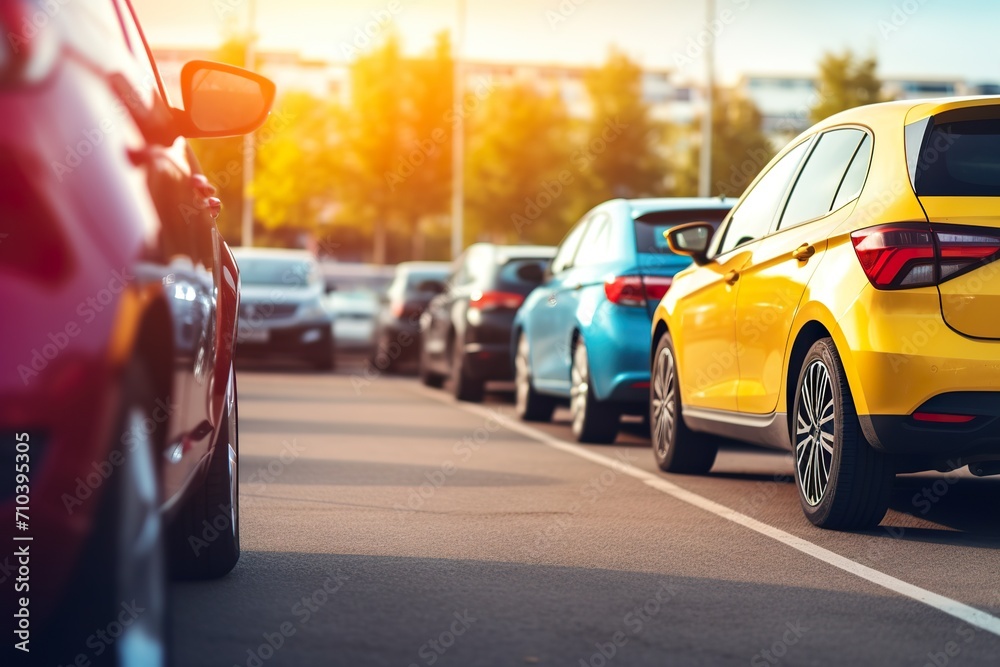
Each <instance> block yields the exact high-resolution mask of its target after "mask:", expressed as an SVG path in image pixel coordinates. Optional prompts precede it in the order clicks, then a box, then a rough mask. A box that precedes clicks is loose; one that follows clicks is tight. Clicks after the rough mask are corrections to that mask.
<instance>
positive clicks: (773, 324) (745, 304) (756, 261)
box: [736, 128, 872, 414]
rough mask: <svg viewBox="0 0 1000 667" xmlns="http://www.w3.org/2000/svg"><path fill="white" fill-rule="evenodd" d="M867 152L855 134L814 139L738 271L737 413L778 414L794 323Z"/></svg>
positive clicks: (866, 140) (860, 179)
mask: <svg viewBox="0 0 1000 667" xmlns="http://www.w3.org/2000/svg"><path fill="white" fill-rule="evenodd" d="M871 147H872V140H871V137H870V136H869V135H868V134H867V133H866V132H865V131H864V130H862V129H860V128H840V129H834V130H830V131H827V132H824V133H823V134H821V135H820V136H819V137H817V138H816V140H815V141H814V142H813V144H812V147H811V149H810V152H809V156H808V158H806V160H805V162H804V164H803V166H802V168H801V169H800V170H799V172H798V174H797V176H796V177H795V181H794V185H793V186H792V188H791V190H790V192H789V194H788V196H787V198H786V199H785V201H784V202H783V205H782V206H781V214H780V215H779V216H778V220H777V222H776V223H775V225H776V230H775V231H774V233H772V234H771V235H769V236H768V237H767V238H766V239H765V240H764V241H763V242H762V243H761V244H760V245H759V246H758V247H757V248H756V249H755V251H754V253H753V255H752V256H751V258H750V261H749V263H748V264H747V266H745V267H744V268H743V271H742V275H741V277H740V288H739V295H738V297H737V300H736V321H737V346H738V348H739V350H740V385H739V392H738V394H739V400H738V406H737V407H738V410H739V411H740V412H746V413H752V414H770V413H772V412H774V411H775V410H776V409H778V395H779V393H780V391H781V388H782V386H783V384H784V377H783V373H782V371H783V367H784V360H785V358H786V356H787V351H788V345H789V344H790V343H789V337H790V334H791V327H792V321H793V319H794V317H795V313H796V311H797V310H798V305H799V302H800V301H801V300H802V295H803V294H804V292H805V291H806V286H807V284H808V283H809V279H810V278H811V277H812V275H813V273H814V272H815V271H816V267H817V266H818V265H819V262H820V261H821V260H822V257H823V253H824V251H825V250H826V239H827V238H828V237H829V235H830V233H831V232H832V231H833V230H834V229H835V228H836V227H838V226H839V225H840V224H841V223H842V222H844V220H845V219H846V218H847V217H848V216H849V215H850V213H851V211H852V210H853V206H851V204H852V203H853V202H855V201H856V200H857V197H858V195H859V194H860V193H861V188H862V186H863V185H864V179H865V176H866V175H867V173H868V165H869V163H870V160H871Z"/></svg>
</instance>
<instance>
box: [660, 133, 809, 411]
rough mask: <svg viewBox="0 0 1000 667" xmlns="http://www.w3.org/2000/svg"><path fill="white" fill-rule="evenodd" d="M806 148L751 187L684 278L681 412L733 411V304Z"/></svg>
mask: <svg viewBox="0 0 1000 667" xmlns="http://www.w3.org/2000/svg"><path fill="white" fill-rule="evenodd" d="M806 149H807V143H803V144H800V145H799V146H796V147H795V148H793V149H792V150H791V151H789V152H788V153H786V154H785V155H784V156H783V157H782V158H781V159H780V160H778V161H777V162H776V163H774V164H773V165H772V166H771V168H770V169H768V171H767V172H766V173H764V174H763V175H761V176H760V177H759V178H758V180H757V181H756V182H755V183H754V184H753V185H752V186H751V188H750V190H748V191H747V193H746V194H745V195H744V197H743V199H742V200H741V201H740V202H739V203H738V204H737V205H736V207H735V208H734V209H733V211H732V213H730V214H729V216H728V218H727V219H726V221H725V222H724V223H723V226H722V228H721V229H720V231H719V233H718V234H716V238H715V239H714V240H713V243H712V249H711V256H712V257H713V259H712V260H710V261H709V262H708V264H706V265H705V266H703V267H701V268H699V269H698V270H696V271H693V272H691V273H690V274H688V275H687V276H686V277H685V278H684V280H685V283H686V285H685V294H686V296H685V297H684V298H683V300H682V301H679V302H678V303H677V305H676V312H677V317H678V318H679V322H680V326H679V327H675V329H674V331H673V334H674V345H675V346H676V348H677V353H678V367H679V376H680V378H681V380H682V386H681V391H682V398H683V401H684V405H685V408H687V407H694V408H707V409H713V410H726V411H730V412H735V411H736V410H737V406H738V402H737V391H738V389H739V380H740V368H739V365H740V356H741V354H742V350H741V349H740V347H739V345H738V343H737V337H736V303H737V295H738V293H739V291H740V289H741V288H742V272H743V270H744V268H745V267H746V266H747V265H748V264H749V263H750V261H751V257H752V256H753V254H754V252H755V251H756V250H757V249H758V248H759V246H760V244H761V242H762V239H763V238H764V237H765V236H766V235H767V233H768V231H769V230H770V228H771V224H772V221H773V220H774V216H775V212H776V211H777V208H778V204H779V203H780V202H781V201H782V200H783V198H784V195H785V192H786V191H787V188H788V183H789V182H790V181H791V179H792V176H793V175H794V174H795V172H796V170H797V169H798V166H799V163H800V162H801V160H802V157H803V155H804V154H805V152H806Z"/></svg>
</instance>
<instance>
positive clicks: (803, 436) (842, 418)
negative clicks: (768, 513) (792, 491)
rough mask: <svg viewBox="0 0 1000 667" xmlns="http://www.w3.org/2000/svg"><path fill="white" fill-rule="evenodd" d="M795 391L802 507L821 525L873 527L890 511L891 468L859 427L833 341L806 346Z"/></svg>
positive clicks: (795, 434) (797, 483)
mask: <svg viewBox="0 0 1000 667" xmlns="http://www.w3.org/2000/svg"><path fill="white" fill-rule="evenodd" d="M794 389H795V406H794V408H793V413H792V424H793V428H792V443H793V447H794V449H793V451H794V455H795V486H796V488H797V489H798V491H799V500H800V501H801V504H802V511H803V512H804V513H805V515H806V517H807V518H808V519H809V520H810V521H811V522H812V523H813V524H815V525H817V526H819V527H820V528H829V529H834V530H856V529H864V528H872V527H874V526H877V525H878V524H879V522H880V521H881V520H882V517H884V516H885V513H886V511H887V510H888V509H889V499H890V493H891V491H892V481H893V471H892V467H891V465H890V461H889V460H888V458H887V457H886V456H885V455H884V454H883V453H881V452H879V451H877V450H875V449H874V448H873V447H872V446H871V445H870V444H869V443H868V441H867V439H865V436H864V434H863V433H862V431H861V425H860V423H859V422H858V414H857V411H856V410H855V407H854V398H853V397H852V396H851V388H850V387H849V386H848V384H847V377H846V375H845V373H844V366H843V364H842V363H841V361H840V355H839V354H838V353H837V348H836V346H835V345H834V342H833V339H831V338H823V339H821V340H819V341H817V342H816V343H814V344H813V346H812V347H811V348H809V352H808V353H807V354H806V358H805V360H804V361H803V362H802V370H801V371H800V372H799V377H798V380H797V381H796V384H795V388H794ZM828 396H829V398H827V397H828Z"/></svg>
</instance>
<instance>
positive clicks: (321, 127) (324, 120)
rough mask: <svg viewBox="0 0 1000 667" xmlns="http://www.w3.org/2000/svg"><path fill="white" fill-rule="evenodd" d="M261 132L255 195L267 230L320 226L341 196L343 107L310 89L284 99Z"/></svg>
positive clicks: (258, 145) (301, 228) (257, 215)
mask: <svg viewBox="0 0 1000 667" xmlns="http://www.w3.org/2000/svg"><path fill="white" fill-rule="evenodd" d="M277 107H278V108H277V109H276V112H275V113H274V114H272V116H271V119H270V120H269V121H268V123H267V124H265V126H264V127H263V128H261V130H259V131H258V133H257V146H256V148H257V160H256V161H257V168H256V170H255V172H254V182H253V189H252V192H253V195H254V199H255V206H256V218H257V220H258V222H259V223H260V225H261V226H262V227H263V228H264V229H266V230H273V229H277V228H281V227H290V228H297V229H300V230H315V229H316V228H317V225H318V224H319V222H320V221H321V219H322V218H323V217H324V215H325V212H326V211H327V210H328V209H329V206H330V203H331V202H332V201H333V200H334V199H335V193H334V183H335V182H336V172H337V168H338V166H337V164H336V163H335V162H332V161H331V160H330V159H329V158H330V156H331V155H334V154H336V152H337V139H338V132H337V120H338V114H339V113H340V111H339V109H337V108H336V107H335V106H333V105H332V104H330V103H329V102H326V101H324V100H320V99H317V98H315V97H313V96H312V95H309V94H307V93H289V94H287V95H285V96H284V97H282V99H281V100H280V101H279V104H278V105H277Z"/></svg>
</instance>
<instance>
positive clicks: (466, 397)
mask: <svg viewBox="0 0 1000 667" xmlns="http://www.w3.org/2000/svg"><path fill="white" fill-rule="evenodd" d="M451 389H452V393H454V394H455V398H456V399H457V400H459V401H465V402H467V403H482V402H483V397H484V396H485V395H486V383H485V382H483V381H482V380H480V379H478V378H476V377H473V375H472V373H471V372H470V369H469V365H468V364H467V363H465V350H464V349H463V346H462V344H461V343H460V342H459V341H457V340H456V341H455V342H454V344H453V345H452V346H451Z"/></svg>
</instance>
